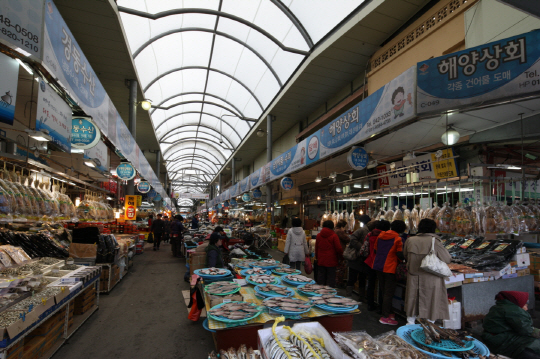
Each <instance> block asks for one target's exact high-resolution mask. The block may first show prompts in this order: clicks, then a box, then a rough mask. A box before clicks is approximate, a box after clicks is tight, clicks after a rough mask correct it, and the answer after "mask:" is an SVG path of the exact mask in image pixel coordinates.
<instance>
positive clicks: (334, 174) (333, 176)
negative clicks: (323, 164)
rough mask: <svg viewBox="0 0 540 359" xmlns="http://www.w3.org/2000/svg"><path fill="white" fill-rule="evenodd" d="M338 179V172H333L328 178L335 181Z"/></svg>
mask: <svg viewBox="0 0 540 359" xmlns="http://www.w3.org/2000/svg"><path fill="white" fill-rule="evenodd" d="M336 177H337V172H332V173H330V176H328V178H330V179H335V178H336Z"/></svg>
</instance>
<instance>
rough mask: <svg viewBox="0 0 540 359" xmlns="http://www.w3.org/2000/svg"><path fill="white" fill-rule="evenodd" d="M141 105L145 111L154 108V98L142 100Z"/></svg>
mask: <svg viewBox="0 0 540 359" xmlns="http://www.w3.org/2000/svg"><path fill="white" fill-rule="evenodd" d="M140 104H141V107H142V109H143V110H145V111H149V110H150V109H151V108H152V100H149V99H144V100H142V101H141V102H140Z"/></svg>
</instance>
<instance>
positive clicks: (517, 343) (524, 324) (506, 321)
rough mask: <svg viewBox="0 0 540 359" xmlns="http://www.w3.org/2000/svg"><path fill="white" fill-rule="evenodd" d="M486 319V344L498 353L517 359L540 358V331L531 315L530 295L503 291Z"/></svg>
mask: <svg viewBox="0 0 540 359" xmlns="http://www.w3.org/2000/svg"><path fill="white" fill-rule="evenodd" d="M495 300H496V303H495V305H494V306H492V307H491V308H490V309H489V313H488V314H487V315H486V317H485V318H484V323H483V326H484V333H483V334H482V340H483V342H484V343H485V344H486V345H487V346H488V348H489V350H490V351H491V352H492V353H494V354H501V355H505V356H508V357H511V358H515V359H532V358H540V339H539V338H540V329H537V328H535V327H533V322H532V318H531V315H530V314H529V312H527V310H528V309H529V308H528V303H529V293H527V292H517V291H502V292H499V293H498V294H497V295H496V296H495Z"/></svg>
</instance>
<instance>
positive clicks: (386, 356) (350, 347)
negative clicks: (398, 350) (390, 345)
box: [333, 331, 398, 359]
mask: <svg viewBox="0 0 540 359" xmlns="http://www.w3.org/2000/svg"><path fill="white" fill-rule="evenodd" d="M333 334H334V338H335V339H336V342H337V343H338V344H339V346H340V348H341V349H342V350H343V351H344V352H345V354H348V355H349V356H351V357H352V358H355V359H376V358H381V359H398V357H397V355H396V354H394V353H393V352H390V351H388V350H386V349H384V345H383V344H382V343H380V342H378V341H377V340H375V339H373V338H372V337H371V336H370V335H369V334H367V333H366V332H365V331H353V332H346V333H333Z"/></svg>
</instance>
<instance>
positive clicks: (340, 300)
mask: <svg viewBox="0 0 540 359" xmlns="http://www.w3.org/2000/svg"><path fill="white" fill-rule="evenodd" d="M311 302H312V303H313V304H315V305H327V306H329V307H336V308H346V307H352V306H355V305H359V304H360V303H359V302H357V301H355V300H352V299H350V298H345V297H339V296H337V295H333V294H325V295H322V296H320V297H311Z"/></svg>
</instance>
